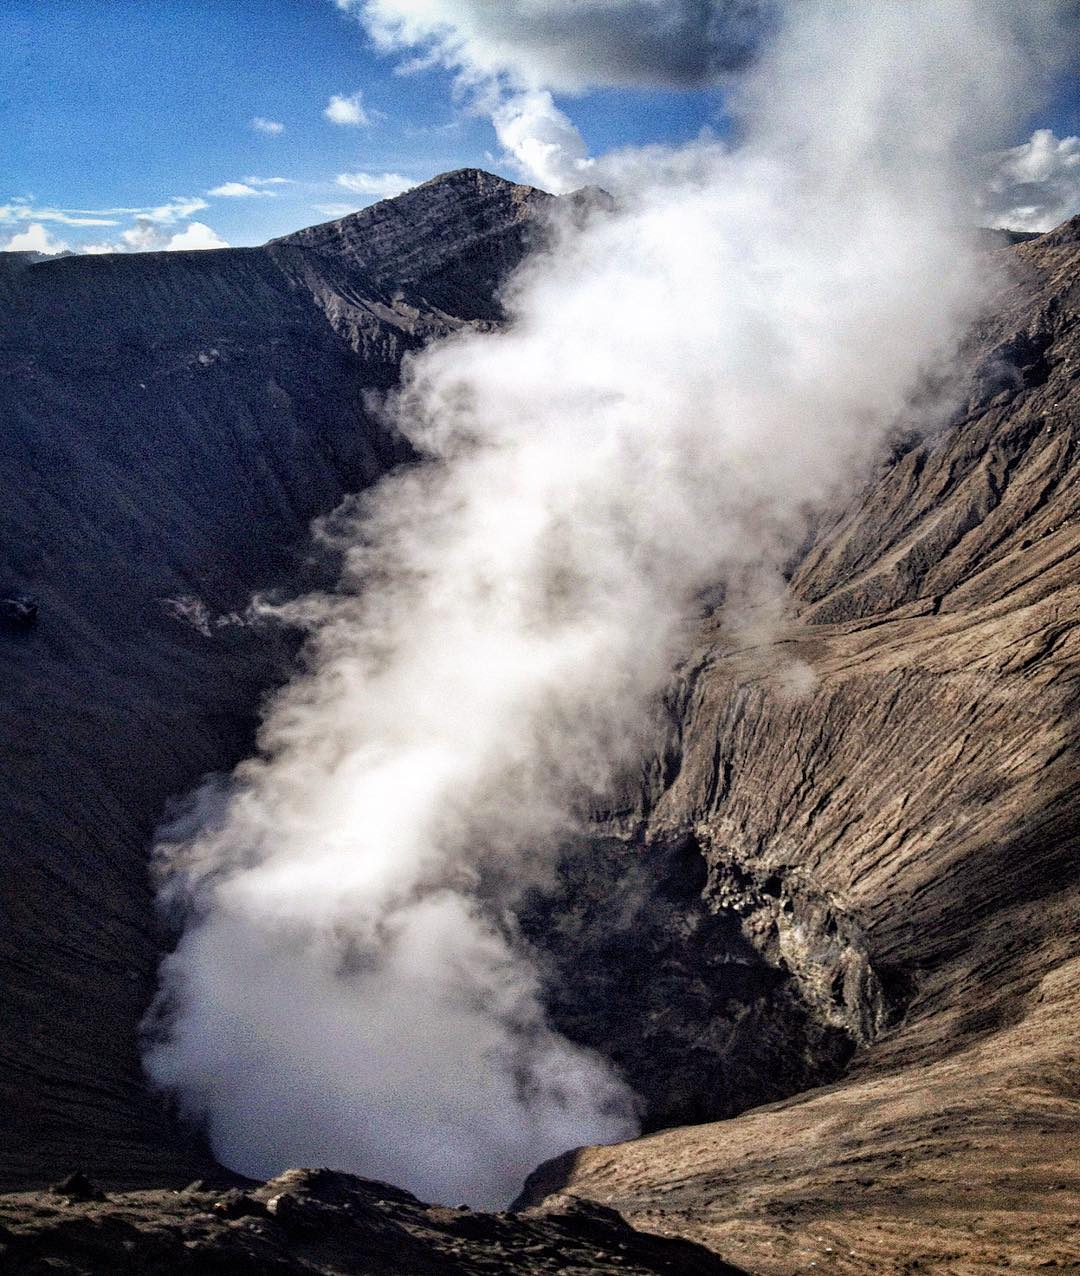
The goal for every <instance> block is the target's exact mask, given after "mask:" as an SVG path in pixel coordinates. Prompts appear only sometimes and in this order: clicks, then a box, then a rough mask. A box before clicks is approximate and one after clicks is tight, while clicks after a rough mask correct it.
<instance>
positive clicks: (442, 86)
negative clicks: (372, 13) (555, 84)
mask: <svg viewBox="0 0 1080 1276" xmlns="http://www.w3.org/2000/svg"><path fill="white" fill-rule="evenodd" d="M499 2H500V3H502V0H499ZM404 60H405V55H404V54H402V53H401V52H396V53H383V52H379V51H377V50H376V49H375V48H374V47H373V45H372V43H371V41H370V39H369V37H368V36H367V34H366V32H365V30H364V29H363V27H362V26H361V25H360V23H359V22H358V21H357V20H356V18H355V17H354V16H352V15H351V14H349V13H347V12H345V11H343V10H342V9H341V8H340V7H339V6H338V5H335V4H334V3H333V2H332V0H52V2H51V3H43V2H42V0H4V2H3V4H2V5H0V86H2V87H0V135H2V136H3V137H4V139H5V140H4V149H5V158H6V163H5V165H4V169H3V185H2V186H0V246H8V245H7V244H6V243H5V239H10V236H11V235H14V234H18V233H19V232H23V231H25V230H26V228H27V226H29V225H30V224H32V223H33V222H37V223H38V224H39V225H40V226H41V227H43V228H44V232H47V233H48V234H49V235H50V236H51V237H52V242H53V244H57V243H63V244H65V245H68V246H70V247H71V248H73V249H75V250H79V249H81V248H85V247H86V246H87V245H91V244H97V245H98V246H99V247H100V248H106V247H118V248H123V249H131V248H153V247H165V246H169V245H170V243H172V241H173V239H174V237H175V236H177V235H181V234H183V233H184V232H185V230H186V229H187V228H189V227H191V225H192V223H195V224H196V225H198V226H200V227H202V230H200V231H197V232H194V231H190V230H189V231H188V234H189V236H193V238H189V239H188V240H185V241H183V242H185V243H188V242H189V243H191V244H192V245H193V246H206V245H207V244H209V243H213V242H218V241H221V242H227V243H230V244H254V243H262V242H263V241H265V240H266V239H268V238H270V237H272V236H274V235H280V234H284V233H286V232H288V231H290V230H295V229H297V228H298V227H300V226H305V225H309V224H311V223H313V222H318V221H323V220H326V219H327V218H329V217H333V216H340V215H342V214H343V213H344V212H345V211H348V210H350V209H352V208H357V207H360V206H362V205H364V204H367V203H370V202H372V200H373V199H375V198H379V197H380V196H382V195H384V194H391V193H395V190H396V189H397V188H398V187H399V186H400V185H401V184H403V183H405V184H411V183H414V182H417V181H422V180H425V179H426V178H428V177H431V176H433V175H434V174H436V173H438V172H442V171H445V170H448V169H453V168H458V167H462V166H464V165H478V166H481V167H486V168H489V169H492V170H494V171H497V172H502V173H504V174H505V175H507V176H518V175H519V174H518V172H516V171H515V169H514V166H513V163H512V162H511V161H510V160H509V159H508V158H507V157H506V155H505V154H504V152H503V149H502V148H501V147H500V145H499V143H498V142H497V140H496V136H495V132H494V129H493V127H492V122H491V120H490V119H489V118H487V117H486V116H484V115H481V114H478V113H476V112H474V111H471V110H470V109H468V108H467V107H466V106H465V105H463V104H462V103H461V101H460V99H458V100H455V94H454V91H453V75H452V73H451V72H450V71H448V70H446V69H443V68H439V67H435V68H429V69H426V70H422V71H417V72H413V73H411V74H402V73H401V71H400V68H401V65H402V63H403V61H404ZM358 92H359V93H360V94H361V96H360V98H359V99H356V103H357V104H356V105H355V106H353V107H350V106H349V105H348V101H347V102H346V104H345V105H343V106H339V109H338V111H337V114H338V117H339V119H340V120H342V121H343V122H337V123H335V122H334V121H333V120H331V119H328V118H327V117H326V115H325V114H324V112H325V111H326V108H327V106H328V104H329V103H330V101H331V99H332V98H333V97H334V96H335V95H337V96H339V97H341V98H344V99H347V100H350V101H351V100H353V95H355V94H357V93H358ZM555 107H556V114H558V110H559V108H561V109H562V110H563V111H565V112H567V113H568V114H570V115H572V118H573V124H574V125H575V126H576V129H577V131H578V132H579V133H580V134H581V136H582V137H583V139H584V143H585V145H586V147H587V150H588V152H589V153H590V154H594V155H595V154H600V153H603V152H605V151H608V150H611V149H612V148H615V147H618V146H623V145H631V144H632V145H639V144H642V143H646V142H651V141H663V142H677V141H683V140H687V139H690V138H693V137H694V136H695V135H697V134H698V132H699V131H700V130H701V129H702V127H703V126H709V127H713V128H719V129H721V130H722V129H723V119H722V112H721V100H720V97H719V94H718V92H717V91H716V90H715V89H693V88H691V89H679V88H670V87H667V88H656V89H642V88H627V87H608V88H603V89H600V90H595V91H592V92H587V93H584V94H580V95H574V96H572V97H569V96H559V95H556V97H555ZM254 120H262V121H264V122H265V123H264V127H263V128H259V127H258V126H256V125H253V121H254ZM1029 123H1030V124H1040V125H1042V126H1045V127H1050V128H1051V129H1053V130H1054V133H1055V137H1056V138H1064V137H1067V136H1068V135H1069V134H1075V133H1080V110H1078V96H1077V91H1076V85H1075V81H1068V82H1063V85H1062V90H1061V92H1060V93H1059V95H1058V97H1057V100H1056V101H1055V102H1054V103H1053V104H1052V105H1051V107H1050V108H1049V109H1048V110H1047V111H1045V112H1044V113H1043V115H1042V116H1041V117H1040V118H1039V119H1038V120H1036V121H1032V122H1029ZM271 126H274V127H273V130H272V131H267V129H270V128H271ZM277 126H280V127H277ZM1024 136H1026V134H1025V135H1024ZM1024 136H1018V137H1017V138H1016V139H1015V141H1016V142H1021V141H1023V140H1024ZM1044 149H1045V148H1044ZM1065 158H1066V159H1068V160H1069V162H1070V164H1071V162H1072V160H1071V156H1066V157H1065ZM1076 158H1077V174H1078V178H1080V153H1078V155H1077V157H1076ZM1054 162H1058V161H1056V160H1055V161H1054ZM1061 162H1064V161H1061ZM349 174H353V175H359V176H354V177H353V178H352V179H349V178H348V177H345V178H344V179H343V178H342V175H349ZM251 179H258V180H257V181H252V180H251ZM271 179H276V180H271ZM343 180H345V181H349V180H351V181H352V188H351V189H350V188H349V187H348V186H347V185H343V184H342V181H343ZM236 184H242V185H244V186H247V187H248V191H243V190H241V189H240V187H239V186H237V185H236ZM228 190H233V191H234V192H235V193H234V194H233V195H229V194H227V193H224V192H225V191H228ZM215 191H217V192H222V193H218V194H214V193H213V192H215ZM251 192H259V193H251ZM178 201H179V202H178ZM200 204H205V207H200V206H198V205H200ZM72 210H75V211H72ZM79 221H98V222H102V223H109V222H112V223H114V224H112V225H107V224H104V225H93V224H91V225H82V224H77V223H78V222H79ZM207 234H209V235H210V236H212V237H213V238H212V239H207V238H206V236H207ZM125 236H126V237H125ZM200 236H202V238H203V240H204V243H202V244H200V243H199V242H198V241H199V237H200ZM11 246H15V247H26V246H34V245H33V244H27V243H23V242H19V243H14V244H11ZM172 246H176V244H175V243H173V244H172Z"/></svg>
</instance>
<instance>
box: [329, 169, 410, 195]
mask: <svg viewBox="0 0 1080 1276" xmlns="http://www.w3.org/2000/svg"><path fill="white" fill-rule="evenodd" d="M334 180H335V181H336V183H337V184H338V186H340V187H341V188H342V189H343V190H347V191H353V192H354V193H355V194H357V195H373V196H375V198H376V199H390V198H391V197H392V196H394V195H400V194H401V192H402V191H407V190H408V189H409V187H410V186H415V185H416V183H415V182H414V181H413V180H412V179H411V178H409V177H402V175H401V174H400V173H338V175H337V177H336V178H335V179H334Z"/></svg>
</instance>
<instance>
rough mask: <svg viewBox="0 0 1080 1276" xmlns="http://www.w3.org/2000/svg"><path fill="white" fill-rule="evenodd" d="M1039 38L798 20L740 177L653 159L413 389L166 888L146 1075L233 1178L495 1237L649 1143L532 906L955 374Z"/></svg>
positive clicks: (744, 87)
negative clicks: (318, 1172)
mask: <svg viewBox="0 0 1080 1276" xmlns="http://www.w3.org/2000/svg"><path fill="white" fill-rule="evenodd" d="M430 7H431V8H439V9H440V12H441V13H442V15H443V16H444V17H445V16H446V14H447V13H449V12H450V11H451V10H452V8H453V6H449V5H448V4H444V5H441V6H435V5H433V6H430ZM512 7H514V6H507V8H512ZM518 7H519V8H529V9H535V10H537V11H541V10H544V11H547V10H552V11H553V10H555V9H557V8H558V7H559V6H557V5H555V4H553V3H550V2H548V3H545V4H540V5H532V6H518ZM586 7H588V6H586ZM597 7H600V6H597V5H593V6H592V8H594V9H595V8H597ZM609 7H610V6H609ZM636 7H637V8H643V7H644V8H649V7H652V8H655V9H657V10H658V11H659V9H660V8H661V6H659V5H654V6H648V5H646V6H642V5H638V6H636ZM699 7H700V6H686V8H687V10H688V11H689V9H690V8H699ZM481 8H482V7H481V6H476V5H463V6H461V9H462V11H465V10H468V11H469V14H470V15H471V16H470V22H474V25H475V26H476V29H480V25H478V24H481V19H480V18H479V17H478V16H476V15H477V14H478V13H479V12H480V9H481ZM483 8H484V11H485V12H493V11H494V8H495V7H491V8H490V9H489V8H488V7H486V6H485V7H483ZM576 9H577V6H567V11H569V10H576ZM498 10H499V11H500V12H502V10H503V6H498ZM1053 17H1054V11H1052V9H1051V8H1049V7H1046V6H1040V5H1026V6H1013V5H1011V4H1009V3H1007V2H1006V0H1000V2H999V0H911V3H907V4H904V5H897V4H895V3H894V2H893V0H829V2H828V3H820V4H818V3H810V2H809V0H807V2H805V3H801V4H794V5H792V6H791V7H790V9H789V10H788V12H787V15H786V19H785V21H784V22H783V23H782V24H781V25H780V29H779V31H778V32H777V33H776V34H775V35H773V36H771V37H770V41H769V43H768V45H767V47H766V48H764V50H763V51H762V52H761V53H760V56H759V60H758V61H757V62H756V63H755V65H754V67H753V68H752V69H751V70H749V71H747V72H745V78H744V79H743V80H742V82H741V85H740V87H739V89H738V92H737V96H736V99H735V103H734V109H736V110H737V112H738V116H739V133H740V137H741V139H742V140H741V142H740V144H739V145H738V147H737V148H736V149H732V150H730V151H726V150H723V149H722V148H720V147H719V146H718V145H715V144H711V145H709V146H706V147H699V148H697V151H696V152H695V155H694V157H693V162H691V163H680V162H679V161H678V157H674V158H673V157H669V158H668V162H666V163H665V164H664V165H662V166H661V167H662V168H663V171H664V180H663V181H662V182H659V183H654V184H651V185H650V184H648V183H645V184H639V185H638V187H637V188H636V189H635V190H632V191H630V193H628V194H627V195H626V196H625V197H624V202H623V204H622V206H621V208H620V211H618V212H617V213H616V214H613V215H596V216H593V217H592V218H591V219H590V220H589V221H588V224H587V225H586V226H585V228H584V229H577V230H574V229H569V228H568V229H565V230H564V232H563V233H561V234H560V235H558V236H557V239H556V242H555V244H554V246H553V247H552V248H551V249H550V251H547V252H544V253H542V254H538V255H537V256H535V257H534V258H533V259H531V260H530V261H529V262H527V263H526V265H525V266H524V267H523V268H522V269H521V270H520V272H519V273H518V275H517V276H516V278H515V280H514V281H513V283H512V285H511V287H510V288H509V291H508V305H509V309H510V312H511V323H510V324H509V326H508V328H507V329H506V330H505V331H503V332H501V333H497V334H491V333H488V334H475V333H465V334H461V335H458V336H455V337H453V338H451V339H449V340H447V341H445V342H442V343H440V344H437V345H435V346H433V347H431V348H429V349H428V350H427V351H426V352H424V353H423V354H421V355H420V356H419V357H417V358H415V359H414V360H413V361H412V362H411V364H410V365H409V366H408V368H407V369H406V375H405V382H404V388H403V390H402V393H401V395H400V398H399V400H398V401H397V405H396V412H397V419H398V421H399V424H400V426H401V428H402V429H403V430H404V431H405V432H406V433H407V434H408V435H409V437H410V438H411V439H412V441H413V442H414V443H415V445H416V446H417V448H418V449H419V450H420V451H421V453H423V454H424V455H425V457H426V458H427V459H426V460H425V461H424V462H423V463H421V464H419V465H417V466H415V467H413V468H411V469H409V470H407V471H405V472H402V473H399V474H396V475H394V476H392V477H390V478H388V479H387V480H385V481H384V482H383V483H382V484H381V485H379V486H378V487H377V488H376V489H375V490H374V491H372V492H370V493H368V494H366V495H364V496H362V497H360V498H358V499H356V500H355V501H353V502H351V503H350V504H349V505H347V507H346V508H344V509H343V510H342V511H340V512H339V513H338V515H336V516H335V517H334V518H333V519H332V520H329V521H328V522H327V523H326V524H325V525H324V528H323V535H324V536H325V537H327V538H328V539H332V540H333V541H334V543H335V544H336V545H337V546H338V547H339V548H341V549H342V550H343V551H344V559H345V567H344V571H343V575H342V579H341V583H340V588H339V590H338V591H337V592H336V593H333V594H330V595H319V596H313V597H309V598H306V599H303V600H301V601H299V602H298V603H296V604H295V605H293V606H292V607H291V608H288V609H287V611H288V612H289V614H290V616H291V617H292V618H293V619H297V620H300V621H301V622H303V623H305V624H307V625H309V626H310V628H311V637H310V643H309V653H308V660H309V670H308V672H307V673H306V674H305V675H304V676H303V677H300V678H298V679H297V680H296V681H295V682H294V683H293V684H292V685H291V686H290V687H289V688H288V689H287V690H285V691H284V692H283V693H281V694H280V695H279V696H278V697H277V698H276V700H275V701H274V702H273V703H272V705H271V706H270V708H269V711H268V713H267V715H266V719H265V723H264V726H263V729H262V734H261V739H260V752H259V756H258V757H256V758H254V759H252V760H250V761H248V762H246V763H244V764H243V765H242V766H241V767H239V768H238V770H237V772H236V773H235V775H234V776H233V777H232V780H231V782H230V784H229V785H228V786H227V787H226V788H224V789H213V788H211V789H208V790H207V792H206V794H204V795H203V800H202V802H201V803H200V804H197V805H196V806H195V808H194V810H193V813H192V814H191V816H190V817H189V818H188V819H187V820H186V821H185V822H184V823H183V824H178V825H177V826H176V828H175V829H174V830H173V831H172V832H171V834H170V835H169V838H168V840H167V841H166V843H165V844H163V845H162V846H161V847H160V848H159V852H158V854H159V864H160V868H161V871H162V874H163V887H162V890H163V897H164V900H165V902H166V903H171V904H173V905H180V906H184V907H186V908H187V909H189V914H188V920H187V924H186V929H185V930H184V933H183V936H182V939H181V940H180V943H179V946H178V948H177V949H176V952H175V953H174V954H173V955H172V956H171V957H169V958H168V959H167V960H166V962H165V963H164V968H163V973H162V979H163V993H162V998H161V1002H160V1005H159V1007H158V1025H157V1026H158V1035H157V1037H156V1039H155V1041H154V1043H153V1044H152V1045H151V1046H150V1048H149V1051H148V1054H147V1067H148V1069H149V1072H150V1074H151V1076H152V1077H153V1078H154V1079H155V1080H156V1081H157V1082H158V1083H160V1084H161V1085H162V1086H164V1087H167V1088H169V1089H171V1090H173V1091H175V1092H176V1093H177V1094H178V1095H179V1096H180V1098H181V1100H182V1102H183V1104H184V1105H185V1107H186V1108H187V1109H188V1110H189V1111H190V1112H192V1113H194V1114H197V1115H198V1116H200V1117H201V1118H203V1119H204V1120H205V1121H206V1123H207V1127H208V1130H209V1133H210V1136H211V1139H212V1142H213V1145H214V1147H215V1149H216V1151H217V1153H218V1155H219V1156H220V1157H221V1158H222V1159H223V1160H224V1161H225V1162H226V1163H227V1164H229V1165H231V1166H234V1167H235V1168H237V1169H239V1170H242V1171H246V1172H249V1173H252V1174H259V1175H264V1174H269V1173H272V1172H276V1171H278V1170H280V1169H281V1168H282V1167H284V1166H287V1165H295V1164H313V1163H314V1164H331V1165H335V1166H337V1167H340V1168H345V1169H351V1170H354V1171H357V1172H360V1173H362V1174H366V1175H369V1176H372V1177H377V1178H385V1179H389V1180H392V1181H395V1182H398V1183H401V1184H404V1185H405V1186H407V1187H409V1188H411V1189H412V1190H414V1191H416V1192H418V1193H419V1194H421V1195H423V1196H425V1197H428V1198H435V1199H439V1200H443V1201H450V1202H455V1201H457V1200H458V1199H462V1200H467V1201H470V1202H472V1203H477V1204H485V1205H490V1204H492V1203H500V1202H502V1201H504V1200H505V1199H506V1198H507V1197H508V1196H509V1195H510V1194H511V1193H512V1192H513V1191H514V1189H515V1188H516V1186H517V1185H518V1184H519V1182H520V1180H521V1178H522V1177H523V1175H524V1174H525V1173H526V1172H528V1170H529V1169H531V1168H532V1167H533V1166H534V1165H535V1164H536V1163H537V1162H538V1161H539V1160H541V1159H542V1158H544V1157H546V1156H549V1155H552V1154H555V1153H557V1152H560V1151H562V1150H563V1149H565V1148H568V1147H571V1146H574V1145H577V1144H581V1143H584V1142H596V1141H602V1140H610V1139H615V1138H619V1137H622V1136H625V1135H628V1134H630V1133H632V1132H633V1130H634V1128H635V1102H634V1098H633V1096H632V1095H630V1094H629V1093H628V1092H627V1090H626V1088H625V1086H624V1085H623V1084H622V1082H621V1081H620V1080H619V1078H618V1077H616V1076H615V1075H614V1074H613V1073H612V1072H611V1070H610V1069H609V1068H608V1066H607V1065H606V1064H605V1063H604V1062H603V1061H602V1060H601V1059H599V1058H597V1057H595V1056H593V1055H590V1054H587V1053H585V1052H584V1051H582V1050H579V1049H577V1048H576V1047H574V1046H573V1045H571V1044H570V1043H569V1042H567V1041H566V1040H564V1039H562V1038H560V1037H559V1036H558V1035H557V1034H555V1033H554V1032H553V1031H552V1029H551V1028H550V1027H549V1026H548V1025H547V1024H546V1022H545V1017H544V1012H543V1008H542V1005H541V998H540V993H539V989H538V981H537V976H536V974H535V972H534V968H533V965H532V963H531V961H530V957H529V953H528V952H527V951H526V950H525V948H524V947H523V946H522V944H521V942H520V941H519V940H518V938H517V937H516V936H515V933H514V928H513V924H512V922H511V921H510V920H509V918H508V915H507V907H508V905H509V904H510V903H512V887H513V885H514V884H515V883H518V884H524V883H527V882H532V881H542V880H543V876H544V873H545V871H546V868H547V865H548V863H549V859H550V855H551V853H552V849H553V847H555V846H556V845H557V844H558V842H559V841H560V839H562V838H564V837H566V836H567V835H569V834H571V833H572V832H573V831H574V829H575V828H576V827H578V825H579V822H580V820H581V818H582V813H583V812H584V811H585V810H586V809H587V808H588V806H589V803H590V802H591V801H593V800H594V799H596V797H597V796H598V795H602V794H603V792H604V790H605V787H606V786H608V785H609V784H610V782H611V780H612V777H613V775H614V774H615V773H616V772H617V771H618V769H619V768H620V767H622V766H624V765H625V764H626V763H628V762H629V761H631V760H632V759H633V758H634V757H635V756H636V754H637V752H638V750H640V749H641V747H642V745H643V740H644V737H645V735H646V733H647V732H648V729H649V720H650V717H649V715H650V705H651V704H652V703H653V701H654V698H655V697H656V696H657V694H658V693H659V692H660V691H661V690H662V689H663V687H664V684H665V681H666V679H667V678H668V676H669V673H670V670H671V668H672V665H673V663H674V661H675V660H676V659H677V657H678V654H679V652H680V650H681V648H682V646H683V644H684V643H685V641H686V638H687V632H688V627H689V626H690V625H691V624H692V623H693V619H694V615H695V606H696V604H695V599H696V598H697V597H698V596H699V595H700V591H702V590H703V589H705V588H706V587H709V586H712V585H714V584H716V583H717V582H720V581H727V582H735V581H743V582H750V584H749V586H748V588H749V589H750V592H751V593H754V592H757V593H760V594H765V595H768V594H769V593H770V591H772V592H775V584H776V582H777V580H778V575H777V567H778V564H779V563H781V562H782V561H783V558H784V556H785V555H786V554H787V553H788V552H789V551H790V548H791V546H792V544H793V543H794V542H795V541H797V540H798V538H799V537H800V536H801V535H802V532H803V530H804V519H805V517H806V515H807V512H808V511H810V510H812V509H813V508H814V506H815V505H817V504H819V503H821V502H823V501H826V500H828V499H830V498H831V497H833V496H835V495H836V493H837V492H838V490H842V489H843V488H844V487H845V485H849V484H851V483H852V482H854V481H857V479H858V478H859V476H860V475H861V474H862V473H863V472H864V469H865V467H866V465H867V464H868V463H869V462H870V461H871V460H872V459H873V458H874V457H875V456H876V455H877V454H878V452H879V449H880V448H881V446H882V444H883V442H884V440H885V439H886V437H887V436H888V434H889V432H890V429H891V428H892V427H893V426H894V424H895V423H896V422H897V421H898V420H901V419H903V418H904V415H905V411H906V408H907V405H908V403H909V400H910V397H911V395H912V394H913V392H914V391H915V390H916V389H917V388H918V387H919V386H920V384H922V383H923V380H924V378H925V377H926V375H927V374H928V373H931V372H933V371H935V370H939V369H940V368H941V366H942V364H943V363H944V362H946V361H947V360H948V359H949V357H950V354H951V353H952V351H953V349H954V346H955V342H956V341H957V339H958V337H959V335H960V334H961V333H962V331H963V328H964V325H965V324H966V323H967V322H968V320H969V319H970V317H971V315H972V313H973V311H974V309H975V308H976V307H977V305H978V304H979V302H980V299H981V296H982V291H981V281H983V280H985V276H986V273H987V267H986V264H985V262H983V261H980V260H977V258H976V255H975V252H974V250H973V247H972V245H971V243H970V242H969V241H968V239H967V238H966V236H965V235H964V234H963V233H961V232H960V231H958V230H957V228H958V227H961V226H963V225H964V223H965V221H966V220H967V216H968V214H969V212H970V210H971V207H972V203H971V201H972V199H973V192H972V191H971V190H970V189H969V188H968V185H967V183H966V181H965V178H964V174H965V173H966V172H968V171H970V156H971V155H972V154H973V153H976V152H979V151H982V150H985V149H987V147H991V146H995V145H996V146H1001V145H1002V138H1003V137H1005V136H1006V135H1007V131H1008V129H1009V128H1010V127H1011V126H1012V125H1013V123H1014V121H1015V117H1016V115H1017V113H1018V112H1023V111H1026V110H1027V109H1028V108H1029V107H1030V105H1031V102H1030V100H1029V95H1030V92H1031V86H1032V85H1033V84H1034V83H1035V82H1036V81H1037V80H1039V78H1040V71H1039V66H1040V64H1039V62H1038V60H1037V55H1038V48H1037V44H1038V38H1039V37H1040V35H1045V34H1046V31H1047V30H1048V29H1049V28H1050V27H1051V26H1052V19H1053ZM469 30H470V32H471V31H472V30H473V28H472V27H470V28H469ZM452 34H453V32H452V31H451V33H450V35H449V36H447V39H450V36H452ZM470 38H471V36H470ZM537 78H538V79H539V78H540V77H539V75H538V77H537ZM530 87H531V90H536V91H542V90H541V89H540V86H539V85H538V84H534V85H532V86H530ZM648 168H649V166H648V165H644V166H642V167H640V168H639V174H640V173H641V172H647V171H648ZM494 881H498V882H499V883H501V885H500V887H499V889H498V890H495V889H494V888H493V887H491V885H490V884H491V883H492V882H494Z"/></svg>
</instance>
